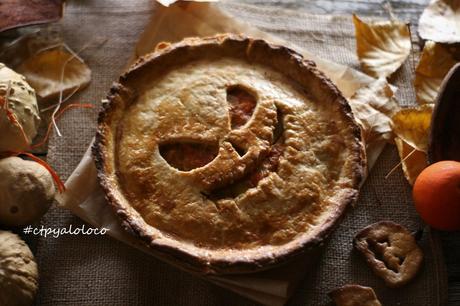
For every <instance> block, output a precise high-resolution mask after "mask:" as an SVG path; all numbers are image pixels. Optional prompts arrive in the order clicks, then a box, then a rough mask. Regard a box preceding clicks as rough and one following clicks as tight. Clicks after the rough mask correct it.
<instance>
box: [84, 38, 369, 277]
mask: <svg viewBox="0 0 460 306" xmlns="http://www.w3.org/2000/svg"><path fill="white" fill-rule="evenodd" d="M232 43H233V44H237V45H239V44H243V45H244V46H245V47H246V48H254V47H257V50H262V51H260V52H264V50H265V52H267V54H269V56H278V57H279V58H281V59H282V60H286V61H290V64H292V65H295V66H296V68H298V69H299V71H303V72H305V73H307V74H310V75H313V77H315V78H316V79H317V80H318V81H319V83H320V86H321V87H322V89H323V90H328V91H329V92H330V94H332V95H333V97H334V103H338V104H339V105H340V109H341V113H340V114H341V115H342V116H343V118H342V119H343V120H345V119H346V120H348V121H349V124H350V125H351V126H352V129H351V130H352V133H353V139H354V143H353V144H352V145H353V148H352V150H351V151H352V152H353V155H350V157H349V158H354V161H355V162H354V167H353V170H352V172H353V173H351V174H350V175H352V179H353V189H352V190H349V192H346V193H345V194H344V195H343V196H342V197H341V198H340V201H339V204H337V209H336V210H335V211H334V212H333V213H332V214H330V215H328V218H327V220H326V221H325V222H323V223H322V224H321V226H320V227H319V228H320V230H318V231H317V233H316V234H315V235H307V237H305V236H306V235H297V236H296V238H295V239H293V241H291V242H292V243H293V244H294V246H292V245H291V246H290V247H287V245H288V243H286V244H283V245H280V246H276V248H275V249H276V250H275V251H276V252H275V251H274V252H273V253H270V254H262V253H260V252H259V253H257V252H255V251H254V252H253V253H256V255H255V256H254V255H252V256H241V257H240V258H238V259H235V258H234V257H231V258H228V257H226V256H221V257H209V256H207V257H203V256H200V255H197V254H193V253H191V252H189V251H187V250H184V248H181V246H184V242H181V241H180V240H177V239H173V238H168V239H169V240H170V241H168V243H165V242H164V241H163V240H164V239H157V238H156V237H154V236H153V235H152V233H151V229H148V228H146V226H149V225H147V224H146V222H145V221H144V220H143V218H142V216H140V214H137V216H136V215H135V214H133V213H132V211H133V208H132V206H130V207H126V205H125V204H124V203H120V201H119V200H118V198H117V196H116V194H115V193H116V192H117V189H118V186H117V185H116V184H114V183H113V182H111V179H110V176H111V175H115V176H116V174H115V172H116V171H115V170H113V169H112V172H113V173H112V172H110V171H109V170H108V168H110V167H111V165H109V164H108V161H107V157H108V155H107V154H110V152H107V146H108V145H107V143H108V142H109V141H110V139H109V138H110V135H109V134H108V133H109V132H110V129H111V127H110V123H111V121H110V120H111V117H110V116H111V115H112V113H113V112H115V110H116V108H117V105H118V104H119V102H118V101H117V99H123V96H124V95H126V94H127V93H128V92H129V88H128V87H127V86H125V85H124V83H126V82H127V80H128V79H130V78H135V77H136V76H135V74H137V73H141V74H142V70H143V69H147V68H144V67H148V66H149V64H151V63H152V62H154V61H155V60H158V58H160V59H161V56H163V55H165V54H169V53H171V52H175V51H177V50H179V49H180V50H182V51H184V50H185V52H186V51H187V49H189V50H192V51H190V52H193V49H194V48H196V47H197V46H198V47H201V46H203V47H206V46H214V47H218V48H225V47H226V44H232ZM262 56H263V54H262ZM133 74H134V76H132V75H133ZM295 81H298V80H295ZM107 100H108V102H106V103H103V107H102V110H101V112H100V113H99V117H98V126H97V132H96V138H95V141H94V144H93V146H92V152H93V156H94V160H95V165H96V169H97V176H98V179H99V183H100V186H101V187H102V189H103V191H104V194H105V198H106V200H107V202H108V204H109V205H110V206H111V207H112V209H113V210H114V211H115V213H116V215H117V217H118V219H119V220H120V221H121V225H122V227H123V228H124V229H125V230H126V231H128V232H130V233H131V234H132V235H134V236H135V237H137V238H140V239H141V240H142V241H144V243H146V244H147V245H148V246H149V247H150V248H151V249H152V250H154V251H155V253H157V254H158V255H159V257H161V258H162V259H164V260H166V261H168V262H170V263H172V264H173V265H176V266H179V267H181V268H183V269H185V270H189V271H192V272H198V273H204V274H236V273H248V272H256V271H260V270H266V269H269V268H271V267H274V266H277V265H280V264H282V263H285V262H287V261H289V260H290V259H292V258H295V257H298V256H299V255H301V254H305V253H308V251H309V250H312V249H316V248H317V247H319V246H320V245H322V244H323V242H324V241H325V240H326V239H327V238H328V237H329V235H330V234H331V232H332V231H333V230H334V228H335V227H336V226H337V225H338V224H339V222H340V219H341V218H342V217H343V216H344V214H345V210H346V208H347V207H348V206H350V204H352V203H353V202H355V201H356V199H357V197H358V193H359V188H360V185H361V183H362V181H363V179H364V175H365V171H366V170H365V169H366V156H365V151H364V145H363V140H362V136H361V129H360V128H359V126H358V124H357V123H356V121H355V119H354V117H353V114H352V111H351V108H350V106H349V104H348V102H347V100H346V99H345V97H344V96H343V95H342V94H341V92H340V91H339V90H338V89H337V87H336V86H335V85H334V84H333V83H332V81H330V80H329V79H328V78H327V77H326V76H325V75H324V74H323V73H322V72H321V71H319V70H318V69H317V68H316V65H315V63H314V62H312V61H310V60H305V59H304V58H303V57H302V56H301V55H300V54H298V53H297V52H295V51H293V50H291V49H289V48H287V47H284V46H280V45H275V44H271V43H268V42H266V41H265V40H262V39H255V38H249V37H245V36H243V35H236V34H220V35H217V36H212V37H205V38H188V39H185V40H182V41H180V42H178V43H174V44H165V43H161V44H160V48H158V47H157V50H156V51H154V52H152V53H150V54H147V55H145V56H143V57H141V58H140V59H139V60H137V61H136V62H135V63H134V64H133V65H132V66H131V67H130V68H129V69H128V70H126V71H125V72H124V73H123V74H122V75H121V77H120V78H119V81H118V82H116V83H114V84H113V86H112V87H111V89H110V93H109V95H108V96H107ZM106 121H108V123H107V122H106ZM127 204H128V206H129V203H127ZM150 227H151V228H153V227H152V226H150ZM155 230H156V231H158V232H161V231H160V230H158V229H155ZM299 237H300V238H301V239H299ZM305 238H307V239H305ZM294 242H295V243H294ZM239 251H240V250H239ZM244 251H246V250H243V251H242V252H244ZM232 252H235V250H231V249H230V250H227V251H222V253H232ZM248 253H250V252H248ZM224 255H225V254H224Z"/></svg>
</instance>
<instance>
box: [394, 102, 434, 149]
mask: <svg viewBox="0 0 460 306" xmlns="http://www.w3.org/2000/svg"><path fill="white" fill-rule="evenodd" d="M432 112H433V106H432V105H428V104H427V105H423V106H421V107H419V108H406V109H402V110H400V111H399V112H397V113H396V114H395V115H394V116H393V118H392V119H393V132H394V133H395V134H396V136H397V137H399V138H401V140H403V141H404V142H406V143H407V144H408V145H409V146H411V147H412V148H415V149H416V150H418V151H422V152H426V151H427V150H428V136H429V129H430V123H431V114H432Z"/></svg>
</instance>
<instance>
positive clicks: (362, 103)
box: [350, 78, 399, 144]
mask: <svg viewBox="0 0 460 306" xmlns="http://www.w3.org/2000/svg"><path fill="white" fill-rule="evenodd" d="M350 106H351V108H352V110H353V114H354V115H355V117H356V119H357V121H358V123H360V125H361V127H362V130H363V135H364V139H365V141H366V144H369V143H372V142H374V141H380V140H386V141H388V140H390V139H392V134H393V129H392V123H391V118H392V117H393V115H394V114H395V113H396V112H398V110H399V104H398V103H397V101H396V100H395V98H394V92H393V90H392V89H391V87H390V85H389V84H388V82H387V81H386V79H385V78H381V79H378V80H377V81H375V82H373V83H371V84H369V85H368V86H366V87H363V88H361V89H359V90H358V91H357V92H356V93H355V94H354V95H353V97H351V99H350Z"/></svg>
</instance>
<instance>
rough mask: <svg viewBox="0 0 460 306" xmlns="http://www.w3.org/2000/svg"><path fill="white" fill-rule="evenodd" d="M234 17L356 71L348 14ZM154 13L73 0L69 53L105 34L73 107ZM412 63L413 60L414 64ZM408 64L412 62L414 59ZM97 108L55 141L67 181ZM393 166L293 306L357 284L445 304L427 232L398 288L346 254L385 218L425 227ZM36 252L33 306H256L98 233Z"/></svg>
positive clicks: (240, 11) (67, 120)
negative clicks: (421, 259) (413, 271)
mask: <svg viewBox="0 0 460 306" xmlns="http://www.w3.org/2000/svg"><path fill="white" fill-rule="evenodd" d="M223 7H224V9H225V10H226V11H228V12H229V13H230V14H233V15H235V16H237V18H241V19H243V20H246V21H247V22H248V23H250V24H252V25H254V26H256V27H258V28H260V29H262V30H264V31H267V32H270V33H273V34H275V35H278V36H281V37H282V38H284V39H286V40H289V41H292V42H295V43H296V44H297V45H299V46H301V47H304V48H306V49H307V50H310V51H312V52H313V53H316V54H318V55H320V56H322V57H324V58H328V59H331V60H333V61H336V62H340V63H344V64H347V65H349V66H352V67H356V68H358V65H357V60H356V56H355V52H354V48H355V46H354V36H353V34H354V31H353V27H352V22H351V18H350V16H348V17H331V16H313V15H308V14H306V13H300V12H292V11H280V10H276V11H274V10H267V9H262V8H256V7H252V6H246V5H240V4H225V5H223ZM150 13H151V3H150V1H148V0H142V1H141V0H136V1H122V0H104V1H78V2H77V1H75V2H72V1H70V2H69V5H68V6H67V10H66V14H65V19H64V22H63V31H64V37H65V41H66V42H68V43H69V45H71V46H73V47H74V49H78V48H79V47H80V46H82V45H84V44H85V42H87V41H89V40H91V39H92V38H94V37H98V36H99V37H104V38H108V41H107V43H106V44H105V45H104V47H103V48H99V49H90V50H87V51H85V52H84V53H83V55H82V56H83V57H84V58H85V60H86V61H87V63H88V65H89V66H90V67H91V68H92V71H93V80H92V83H91V85H90V86H89V88H88V89H86V90H85V91H84V92H83V93H82V94H81V95H79V96H77V97H75V98H74V100H75V101H82V102H91V103H95V104H98V103H99V102H98V101H100V100H101V99H102V98H103V97H104V96H105V94H106V92H107V89H108V88H109V87H110V84H111V83H112V81H113V80H115V79H116V78H117V76H118V75H119V73H120V71H121V70H122V68H123V67H124V65H125V64H126V63H127V62H128V59H129V57H130V55H131V54H132V51H133V47H134V45H135V42H136V41H137V38H138V36H139V34H140V33H141V31H142V29H143V27H144V26H145V24H146V23H147V21H148V18H149V16H150ZM411 60H412V59H411ZM411 60H410V61H411ZM410 61H408V63H406V65H405V66H404V67H403V68H402V69H401V71H400V72H399V73H398V74H397V76H396V77H395V79H394V80H393V82H394V83H395V84H397V85H399V87H400V92H399V99H400V101H401V102H402V104H410V103H411V101H414V99H413V92H412V91H411V89H410V86H408V84H410V83H409V82H410V80H411V78H412V71H413V70H412V68H411V67H412V66H411V62H410ZM96 115H97V114H96V112H95V111H91V110H89V111H86V110H82V111H74V112H69V113H67V114H65V115H64V116H63V118H62V119H61V121H60V123H59V124H60V127H61V131H62V132H63V137H55V136H53V137H52V139H51V141H50V146H49V157H48V160H49V163H50V164H52V165H53V166H54V167H55V168H56V170H57V171H58V172H59V173H60V174H61V175H62V178H63V179H66V178H67V177H68V176H69V175H70V173H71V172H72V171H73V169H74V168H75V167H76V166H77V164H78V162H79V161H80V159H81V157H82V155H83V154H84V152H85V150H86V148H87V147H88V145H89V143H90V141H91V139H92V137H93V135H94V133H95V123H96ZM397 162H398V156H397V153H396V151H395V150H394V148H393V147H387V148H386V149H385V150H384V152H383V153H382V155H381V157H380V159H379V161H378V162H377V164H376V166H375V167H374V169H373V171H372V172H371V174H370V176H369V178H368V180H367V182H366V184H365V185H364V186H363V188H362V191H361V196H360V200H359V202H358V203H357V206H356V208H355V209H353V210H351V211H349V213H348V214H347V215H346V217H345V219H344V220H343V222H342V223H341V224H340V226H339V228H338V229H337V230H336V231H335V233H334V234H333V236H332V237H331V240H330V242H329V243H328V244H327V246H326V248H325V251H324V254H323V257H322V260H321V261H320V263H319V264H318V266H317V267H316V268H315V269H312V270H311V271H310V273H308V274H307V275H306V277H305V280H304V281H303V282H302V284H301V286H300V287H299V288H298V289H297V290H296V292H295V294H294V296H293V297H292V299H291V301H290V304H292V305H325V304H327V303H328V302H329V299H328V298H327V296H326V292H328V291H329V290H331V289H332V288H335V287H337V286H340V285H342V284H345V283H349V282H354V283H360V284H363V285H368V286H372V287H373V288H375V290H376V293H377V295H378V296H379V297H380V299H381V300H382V302H383V304H384V305H387V306H391V305H404V306H408V305H414V306H415V305H417V306H422V305H427V306H428V305H429V306H433V305H442V304H444V302H445V300H446V298H447V283H446V282H447V277H446V273H445V268H444V263H443V261H442V254H441V249H440V245H439V241H438V239H437V237H436V234H435V233H431V232H429V231H427V230H426V231H425V234H424V236H423V238H422V240H421V241H420V244H421V246H422V248H423V249H424V252H425V263H424V266H423V269H422V271H421V273H420V275H419V276H418V277H417V279H416V280H415V281H414V282H412V283H411V284H410V285H408V286H407V287H404V288H403V289H399V290H395V289H388V288H386V287H385V286H384V285H383V283H382V281H381V280H380V279H378V278H376V277H375V276H374V275H373V274H372V273H371V272H370V270H369V269H368V268H367V267H366V266H365V264H364V263H363V261H362V260H361V258H359V257H358V256H357V254H355V253H354V252H353V251H352V245H351V239H352V237H353V235H354V234H355V233H356V231H358V230H359V229H360V228H362V227H363V226H365V225H367V224H369V223H372V222H375V221H378V220H382V219H389V220H394V221H396V222H400V223H402V224H405V225H406V226H407V227H409V228H410V229H411V230H417V229H419V228H421V227H422V225H421V223H420V221H419V220H418V219H417V217H416V214H415V211H414V209H413V205H412V203H411V195H410V187H409V186H408V184H407V183H406V181H405V179H404V178H403V176H402V174H401V172H399V171H398V172H397V173H395V174H394V175H392V176H390V178H388V179H386V180H385V179H384V176H385V174H386V173H388V171H389V170H390V169H391V168H392V167H393V166H394V165H395V164H397ZM42 224H43V225H45V226H50V227H65V226H68V225H69V224H72V225H74V226H78V225H79V224H81V221H80V220H79V219H78V218H76V217H74V216H72V215H71V214H70V213H69V212H67V211H64V210H62V209H57V208H56V209H53V210H52V211H50V212H49V213H48V214H47V215H46V217H45V219H44V220H43V222H42ZM36 255H37V259H38V264H39V267H40V276H41V280H40V291H39V294H38V297H37V301H36V304H37V305H53V306H54V305H252V304H253V302H251V301H249V300H247V299H244V298H241V297H239V296H238V295H236V294H234V293H231V292H229V291H227V290H225V289H222V288H219V287H217V286H215V285H212V284H210V283H208V282H206V281H205V280H202V279H200V278H197V277H194V276H191V275H189V274H188V273H186V272H182V271H179V270H177V269H175V268H172V267H170V266H169V265H167V264H165V263H163V262H161V261H158V260H156V259H154V258H152V257H150V256H148V255H146V254H144V253H141V252H139V251H137V250H135V249H133V248H131V247H129V246H127V245H124V244H122V243H120V242H117V241H115V240H113V239H111V238H108V237H101V236H63V237H60V238H59V239H54V238H49V237H48V238H39V239H38V242H37V245H36Z"/></svg>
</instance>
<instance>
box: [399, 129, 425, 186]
mask: <svg viewBox="0 0 460 306" xmlns="http://www.w3.org/2000/svg"><path fill="white" fill-rule="evenodd" d="M395 143H396V147H397V148H398V153H399V157H400V158H401V164H402V169H403V172H404V176H405V177H406V179H407V181H408V182H409V184H411V185H414V183H415V180H416V179H417V176H418V175H419V174H420V172H422V170H423V169H425V168H426V167H427V166H428V161H427V155H426V153H425V152H422V151H418V150H417V149H415V148H413V147H411V146H410V145H409V144H407V142H405V141H404V140H402V139H401V138H399V137H396V138H395Z"/></svg>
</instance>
